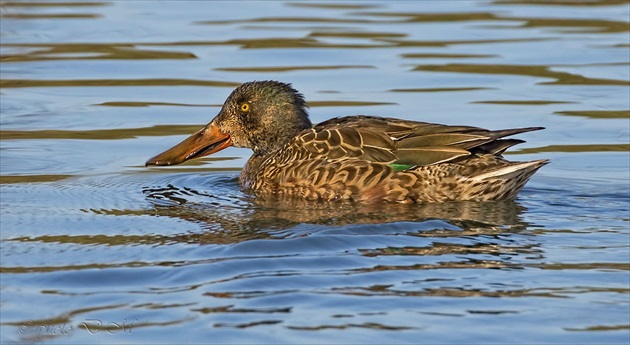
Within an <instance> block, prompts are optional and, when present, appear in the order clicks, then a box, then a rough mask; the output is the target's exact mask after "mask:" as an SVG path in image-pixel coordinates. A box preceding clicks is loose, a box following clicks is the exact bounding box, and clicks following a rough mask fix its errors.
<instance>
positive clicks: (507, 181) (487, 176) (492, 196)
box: [469, 159, 549, 200]
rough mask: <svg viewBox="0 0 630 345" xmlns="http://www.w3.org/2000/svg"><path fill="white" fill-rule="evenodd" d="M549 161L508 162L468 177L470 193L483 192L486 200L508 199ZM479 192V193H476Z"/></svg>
mask: <svg viewBox="0 0 630 345" xmlns="http://www.w3.org/2000/svg"><path fill="white" fill-rule="evenodd" d="M547 163H549V160H547V159H541V160H535V161H529V162H510V163H509V164H507V165H502V166H499V167H497V168H496V169H492V170H490V171H483V172H481V173H479V174H477V175H473V176H471V177H470V178H469V181H470V183H471V184H472V186H475V187H477V188H471V189H470V191H469V192H470V193H471V194H477V195H479V194H484V195H485V197H484V198H483V199H486V200H509V199H513V198H514V197H516V194H518V192H519V191H520V190H521V189H523V186H525V183H527V181H528V180H529V179H530V177H532V175H533V174H534V173H535V172H536V171H537V170H538V169H540V168H541V167H542V166H544V165H546V164H547ZM478 193H479V194H478Z"/></svg>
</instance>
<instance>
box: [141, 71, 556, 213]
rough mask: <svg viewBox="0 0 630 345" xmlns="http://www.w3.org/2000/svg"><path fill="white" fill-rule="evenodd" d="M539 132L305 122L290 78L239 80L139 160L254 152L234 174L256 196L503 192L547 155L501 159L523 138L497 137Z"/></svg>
mask: <svg viewBox="0 0 630 345" xmlns="http://www.w3.org/2000/svg"><path fill="white" fill-rule="evenodd" d="M539 129H542V128H541V127H528V128H517V129H506V130H496V131H492V130H487V129H483V128H477V127H470V126H447V125H440V124H433V123H426V122H417V121H408V120H400V119H393V118H382V117H375V116H348V117H341V118H334V119H331V120H328V121H325V122H322V123H320V124H317V125H315V126H314V127H313V126H312V125H311V122H310V120H309V119H308V115H307V113H306V110H305V103H304V99H303V97H302V95H301V94H299V93H298V92H297V91H295V90H294V89H293V88H291V86H290V85H288V84H284V83H280V82H275V81H263V82H250V83H245V84H243V85H241V86H240V87H238V88H237V89H236V90H234V92H232V94H231V95H230V96H229V97H228V99H227V100H226V102H225V104H224V106H223V108H222V109H221V112H220V113H219V115H217V117H216V118H215V119H214V120H212V122H210V123H209V124H208V125H207V126H206V127H204V128H203V129H202V130H200V131H199V132H197V133H195V134H193V135H192V136H191V137H189V138H188V139H186V140H185V141H184V142H182V143H180V144H178V145H176V146H175V147H173V148H172V149H169V150H167V151H165V152H164V153H162V154H160V155H158V156H156V157H153V158H152V159H150V160H149V161H148V162H147V165H149V164H155V165H170V164H178V163H181V162H182V161H185V160H187V159H190V158H194V157H199V156H203V155H207V154H211V153H213V152H216V151H218V150H221V149H223V148H225V147H227V146H230V145H234V146H238V147H248V148H251V149H252V150H253V151H254V154H253V155H252V157H251V158H250V159H249V161H248V162H247V164H246V165H245V167H244V168H243V171H242V172H241V176H240V183H241V185H242V187H243V188H244V189H246V190H249V191H251V192H253V193H254V194H256V195H259V196H272V195H273V196H278V195H282V196H291V197H300V198H306V199H312V200H327V201H331V200H358V201H376V200H386V201H393V202H444V201H465V200H472V201H488V200H506V199H512V198H514V197H515V196H516V194H517V193H518V192H519V191H520V189H521V188H522V187H523V186H524V185H525V183H526V182H527V180H528V179H529V178H530V177H531V176H532V174H533V173H534V172H536V170H538V169H539V168H540V167H542V166H543V165H545V164H546V163H547V162H548V161H547V160H537V161H531V162H510V161H507V160H505V159H504V158H502V156H501V154H502V153H503V152H504V151H505V150H506V149H508V148H509V147H511V146H513V145H515V144H518V143H521V142H523V141H522V140H518V139H503V138H504V137H507V136H510V135H514V134H518V133H523V132H529V131H534V130H539Z"/></svg>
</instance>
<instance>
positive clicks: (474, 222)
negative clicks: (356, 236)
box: [115, 177, 529, 243]
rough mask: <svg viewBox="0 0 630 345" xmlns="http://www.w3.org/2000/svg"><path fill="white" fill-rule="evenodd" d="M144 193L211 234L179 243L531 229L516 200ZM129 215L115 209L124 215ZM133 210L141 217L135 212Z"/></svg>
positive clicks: (182, 190)
mask: <svg viewBox="0 0 630 345" xmlns="http://www.w3.org/2000/svg"><path fill="white" fill-rule="evenodd" d="M219 178H220V177H216V178H215V179H213V181H216V179H219ZM144 193H145V194H146V196H147V199H148V200H149V201H151V202H152V203H153V204H154V205H155V208H154V209H152V210H151V214H152V215H158V216H160V217H168V218H173V219H181V220H184V221H186V222H191V223H196V224H198V225H200V226H201V227H202V228H203V229H205V230H206V231H204V232H192V233H189V234H181V235H176V236H175V237H171V240H174V241H190V242H200V243H237V242H242V241H246V240H251V239H261V238H270V237H274V238H285V237H300V236H305V235H309V234H311V233H314V232H319V231H340V232H343V233H354V232H356V233H364V232H366V231H369V232H372V233H381V232H382V233H385V234H391V233H392V231H394V232H397V233H398V232H400V233H401V234H403V233H407V232H412V233H416V234H417V236H421V237H461V236H477V235H496V234H502V233H511V232H519V231H522V230H523V229H525V228H527V226H528V225H529V224H528V223H527V222H525V221H524V220H523V219H522V217H521V214H522V213H523V212H524V211H525V210H526V209H525V208H524V207H523V206H522V205H520V204H518V203H517V202H515V201H513V200H506V201H495V202H470V201H465V202H444V203H426V204H420V205H415V204H414V205H409V204H390V205H388V207H386V208H385V209H383V207H382V204H380V205H379V203H360V202H347V203H313V202H309V201H308V200H301V199H296V198H273V199H271V198H267V199H265V198H252V197H249V196H247V195H233V196H231V197H227V198H226V197H225V196H224V195H223V194H219V195H212V194H208V193H206V192H204V191H197V190H194V189H191V188H188V187H177V186H173V185H170V186H168V187H166V188H147V189H145V190H144ZM217 206H218V207H217ZM126 212H127V211H124V210H116V211H115V213H116V214H118V215H120V214H125V213H126ZM132 212H134V213H133V214H137V213H136V212H137V211H135V210H134V211H132ZM392 224H395V225H393V226H390V225H392ZM380 225H384V226H380Z"/></svg>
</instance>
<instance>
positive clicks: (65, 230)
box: [0, 0, 630, 344]
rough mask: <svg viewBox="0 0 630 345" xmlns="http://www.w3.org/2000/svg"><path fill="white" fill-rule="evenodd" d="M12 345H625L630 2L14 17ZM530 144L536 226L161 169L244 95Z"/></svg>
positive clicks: (9, 49) (62, 7)
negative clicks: (265, 196)
mask: <svg viewBox="0 0 630 345" xmlns="http://www.w3.org/2000/svg"><path fill="white" fill-rule="evenodd" d="M0 14H1V15H2V18H1V21H0V39H1V42H2V48H1V51H0V54H1V59H2V60H1V61H2V66H1V77H2V79H1V86H2V90H1V95H0V96H1V97H2V101H1V103H0V110H1V112H2V117H1V119H0V125H1V132H0V133H1V141H0V154H1V155H0V164H1V165H0V175H1V180H0V182H1V183H0V187H1V201H0V202H1V213H0V215H1V217H0V219H1V220H0V221H1V223H0V225H1V230H2V232H1V239H2V242H1V250H2V252H1V257H2V261H1V267H2V280H1V290H0V292H1V297H0V298H1V306H2V313H1V319H2V320H1V332H0V333H1V339H2V341H3V342H6V343H14V342H16V343H32V342H41V343H53V344H55V343H56V344H81V343H114V342H116V343H240V344H242V343H419V342H423V343H628V342H629V341H630V308H629V306H630V300H629V294H628V293H629V292H630V275H629V271H630V251H629V247H630V237H629V235H630V230H629V226H628V222H629V220H630V214H629V208H630V207H629V203H630V195H629V194H630V187H629V183H628V181H629V180H630V176H629V175H630V173H629V171H630V158H629V157H630V155H629V154H628V152H629V151H630V145H629V137H630V134H629V132H630V122H629V118H630V115H629V113H628V111H629V109H630V99H629V96H628V86H629V85H630V83H629V81H628V80H629V79H630V72H629V68H628V66H629V64H630V52H629V51H630V39H629V36H628V32H629V29H628V18H629V16H630V5H629V3H628V2H626V1H615V0H592V1H588V2H581V3H580V2H565V3H563V4H561V3H558V2H555V1H545V0H541V1H536V2H533V1H503V0H497V1H494V2H490V1H458V2H452V1H451V2H441V1H422V2H421V1H415V2H414V1H405V2H387V3H378V2H352V3H341V2H339V3H335V2H310V3H303V2H300V3H290V2H268V1H265V2H258V1H252V2H243V1H234V2H217V1H190V2H186V1H172V2H168V1H159V2H158V1H111V2H76V3H75V2H73V3H65V2H64V3H56V2H41V3H38V2H26V1H6V2H3V3H2V5H0ZM262 79H277V80H281V81H285V82H291V83H293V85H294V86H295V87H296V88H297V89H299V90H300V91H301V92H303V93H304V94H305V96H306V98H307V100H308V101H309V105H310V106H311V118H312V120H313V122H319V121H323V120H325V119H328V118H331V117H333V116H339V115H350V114H375V115H382V116H394V117H401V118H407V119H415V120H422V121H429V122H439V123H447V124H467V125H476V126H480V127H486V128H492V129H499V128H510V127H527V126H545V127H547V129H546V130H544V131H539V132H532V133H527V134H523V135H519V138H523V139H526V140H527V143H525V144H521V145H519V146H517V147H515V148H514V149H513V150H511V152H510V154H509V156H508V158H510V159H513V160H533V159H551V161H552V163H551V164H550V165H548V166H545V167H544V168H542V169H541V170H540V171H539V172H538V173H537V174H536V175H535V176H534V178H533V179H532V180H531V181H530V183H529V184H528V185H527V186H526V187H525V189H524V190H523V191H522V193H521V194H520V195H519V197H518V198H517V200H516V201H515V202H502V203H462V204H444V205H354V204H332V205H329V204H308V203H282V202H278V203H271V202H263V201H260V200H256V199H255V198H253V197H252V196H250V195H247V194H244V193H242V192H241V191H239V189H238V184H237V176H238V172H239V169H240V168H241V167H242V166H243V164H244V163H245V161H246V160H247V158H248V156H249V151H247V150H244V149H235V148H230V149H227V150H224V151H221V152H220V153H218V154H216V155H214V156H212V157H208V158H204V159H201V160H197V161H192V162H189V163H187V164H185V165H183V166H178V167H169V168H145V167H144V166H143V163H144V161H146V159H148V158H149V157H151V156H153V155H154V154H156V153H158V152H161V151H162V150H164V149H166V148H168V147H170V146H172V145H173V144H175V143H177V142H179V141H180V140H181V139H183V138H184V137H185V136H186V135H187V134H189V133H192V132H193V131H195V130H196V129H198V128H199V127H200V126H202V125H203V124H205V123H207V122H208V121H209V120H210V119H211V118H212V117H213V116H214V115H215V114H216V113H217V112H218V110H219V106H220V104H221V103H222V102H223V100H224V99H225V97H226V96H227V95H228V94H229V93H230V92H231V90H232V88H233V87H234V86H236V85H238V84H240V83H242V82H245V81H249V80H262Z"/></svg>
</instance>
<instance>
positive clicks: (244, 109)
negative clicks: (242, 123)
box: [241, 103, 249, 113]
mask: <svg viewBox="0 0 630 345" xmlns="http://www.w3.org/2000/svg"><path fill="white" fill-rule="evenodd" d="M241 111H242V112H244V113H246V112H248V111H249V103H243V104H241Z"/></svg>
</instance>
